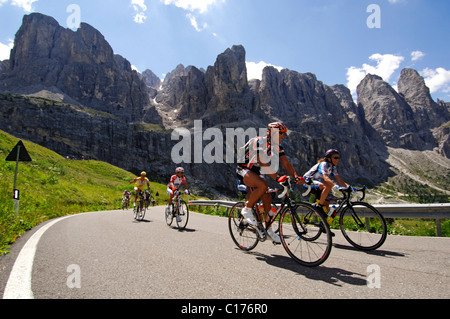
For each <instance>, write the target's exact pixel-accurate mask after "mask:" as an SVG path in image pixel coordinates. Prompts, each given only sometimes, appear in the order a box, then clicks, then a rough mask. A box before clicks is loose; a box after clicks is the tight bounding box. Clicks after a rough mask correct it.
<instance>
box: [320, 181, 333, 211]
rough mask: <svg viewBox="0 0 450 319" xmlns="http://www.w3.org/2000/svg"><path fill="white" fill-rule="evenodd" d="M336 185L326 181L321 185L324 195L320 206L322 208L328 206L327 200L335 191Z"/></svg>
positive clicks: (321, 197) (321, 196)
mask: <svg viewBox="0 0 450 319" xmlns="http://www.w3.org/2000/svg"><path fill="white" fill-rule="evenodd" d="M333 186H334V184H333V183H332V182H331V183H328V182H326V181H323V182H322V183H320V188H319V189H320V190H321V191H322V194H321V195H320V202H319V204H320V205H322V206H326V205H327V198H328V195H329V194H330V193H331V190H332V189H333Z"/></svg>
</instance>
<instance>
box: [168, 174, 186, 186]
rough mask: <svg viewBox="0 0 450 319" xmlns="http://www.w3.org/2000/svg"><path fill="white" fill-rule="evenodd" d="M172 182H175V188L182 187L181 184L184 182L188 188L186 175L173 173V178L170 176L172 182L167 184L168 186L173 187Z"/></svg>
mask: <svg viewBox="0 0 450 319" xmlns="http://www.w3.org/2000/svg"><path fill="white" fill-rule="evenodd" d="M171 184H173V185H174V187H175V189H179V188H180V186H181V184H183V185H184V188H185V189H186V188H187V180H186V177H184V176H183V177H178V175H173V176H172V177H171V178H170V182H169V184H168V185H167V186H168V187H171V186H172V185H171Z"/></svg>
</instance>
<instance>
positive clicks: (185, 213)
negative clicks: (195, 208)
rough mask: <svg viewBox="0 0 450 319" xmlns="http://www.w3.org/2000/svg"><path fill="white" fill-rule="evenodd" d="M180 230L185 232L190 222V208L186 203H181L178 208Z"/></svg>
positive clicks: (177, 215) (177, 216)
mask: <svg viewBox="0 0 450 319" xmlns="http://www.w3.org/2000/svg"><path fill="white" fill-rule="evenodd" d="M176 219H177V225H178V230H183V229H185V228H186V226H187V223H188V220H189V208H188V205H187V204H186V202H184V201H181V203H180V206H179V207H178V212H177V214H176Z"/></svg>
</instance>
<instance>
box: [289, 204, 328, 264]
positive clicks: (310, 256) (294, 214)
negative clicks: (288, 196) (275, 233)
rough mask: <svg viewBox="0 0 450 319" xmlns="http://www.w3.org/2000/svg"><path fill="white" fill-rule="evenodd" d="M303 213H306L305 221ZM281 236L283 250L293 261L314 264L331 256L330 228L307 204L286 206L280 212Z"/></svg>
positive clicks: (322, 217) (320, 215)
mask: <svg viewBox="0 0 450 319" xmlns="http://www.w3.org/2000/svg"><path fill="white" fill-rule="evenodd" d="M304 216H309V218H310V219H311V220H314V222H311V221H310V220H309V219H308V222H306V221H305V220H306V219H305V218H304ZM280 237H281V243H282V244H283V247H284V249H285V250H286V252H287V253H288V254H289V256H291V258H292V259H294V260H295V261H296V262H298V263H299V264H301V265H303V266H307V267H316V266H319V265H321V264H322V263H324V262H325V261H326V260H327V258H328V256H330V253H331V248H332V237H331V232H330V227H329V226H328V223H327V221H326V219H325V217H324V216H322V214H320V213H319V212H318V211H317V210H316V209H314V208H313V207H311V206H309V205H306V204H297V205H296V206H294V207H292V209H291V208H289V207H286V208H285V209H284V210H283V212H282V215H281V221H280Z"/></svg>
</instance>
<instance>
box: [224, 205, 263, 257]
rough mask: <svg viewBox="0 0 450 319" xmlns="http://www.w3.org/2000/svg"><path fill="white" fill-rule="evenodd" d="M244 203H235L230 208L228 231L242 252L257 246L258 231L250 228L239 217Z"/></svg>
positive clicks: (241, 217) (243, 219)
mask: <svg viewBox="0 0 450 319" xmlns="http://www.w3.org/2000/svg"><path fill="white" fill-rule="evenodd" d="M244 207H245V203H237V204H236V205H234V207H233V208H231V211H230V215H229V217H228V229H229V231H230V235H231V238H232V239H233V242H234V243H235V244H236V246H238V247H239V249H241V250H243V251H251V250H253V249H255V247H256V246H257V245H258V242H259V239H258V231H257V230H256V229H255V228H254V227H253V226H250V225H249V224H248V223H247V222H246V221H245V218H244V217H243V216H242V215H241V211H242V209H243V208H244Z"/></svg>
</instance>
